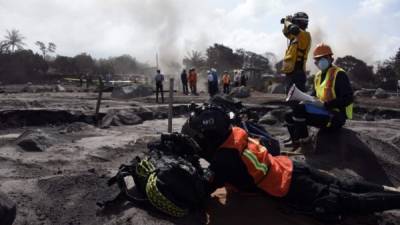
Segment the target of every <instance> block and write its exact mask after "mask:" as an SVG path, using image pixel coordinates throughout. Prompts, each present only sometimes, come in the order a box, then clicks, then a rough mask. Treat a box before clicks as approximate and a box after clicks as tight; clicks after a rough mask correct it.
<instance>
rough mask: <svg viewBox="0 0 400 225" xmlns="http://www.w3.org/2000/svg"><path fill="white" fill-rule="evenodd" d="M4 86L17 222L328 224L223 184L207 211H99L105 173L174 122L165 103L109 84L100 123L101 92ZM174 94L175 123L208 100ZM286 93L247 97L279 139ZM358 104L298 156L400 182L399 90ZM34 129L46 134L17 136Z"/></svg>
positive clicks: (5, 185)
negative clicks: (119, 95) (176, 214)
mask: <svg viewBox="0 0 400 225" xmlns="http://www.w3.org/2000/svg"><path fill="white" fill-rule="evenodd" d="M3 90H4V91H5V92H4V93H1V94H0V128H1V129H0V190H1V191H3V192H5V193H6V194H7V195H8V196H9V197H10V198H11V199H13V200H14V201H15V202H16V203H17V218H16V221H15V224H16V225H28V224H29V225H64V224H66V225H77V224H82V225H86V224H87V225H94V224H96V225H99V224H110V225H111V224H112V225H117V224H265V223H269V224H320V223H319V222H318V221H316V220H314V219H313V218H311V217H307V216H303V215H298V214H296V213H294V212H289V211H288V210H285V209H284V207H283V206H281V205H279V204H277V203H276V202H274V201H273V200H271V199H268V198H266V197H265V196H257V195H243V194H238V193H230V194H226V191H225V190H218V191H217V192H216V193H215V194H214V197H213V198H211V199H210V201H209V204H208V208H207V210H206V211H205V212H197V213H194V214H192V215H190V216H188V217H186V218H182V219H171V218H169V217H166V216H164V215H162V214H159V213H157V212H154V211H152V210H148V209H145V208H143V207H142V206H138V205H131V204H126V205H123V206H121V207H118V208H115V209H113V210H108V211H101V210H100V209H99V208H98V207H97V206H96V202H98V201H102V200H107V199H110V198H112V197H113V196H115V195H116V194H117V193H118V190H117V188H116V187H113V188H110V187H108V186H107V184H106V183H107V179H108V178H110V177H111V176H112V175H113V174H115V172H116V171H117V169H118V167H119V166H120V164H122V163H127V162H129V161H130V160H131V159H133V158H134V157H135V156H137V155H141V154H142V153H143V152H144V151H146V144H147V142H148V141H149V140H152V139H155V138H157V137H158V136H159V134H160V133H161V132H166V131H167V112H168V108H167V104H155V103H154V102H155V100H154V96H151V97H142V98H136V99H130V100H117V99H112V98H111V97H110V93H104V98H103V101H102V105H101V110H100V112H101V117H102V118H103V121H105V120H106V118H107V121H108V122H107V123H109V124H108V126H103V127H98V126H96V125H97V124H96V122H95V120H96V117H95V116H94V111H95V106H96V98H97V93H95V92H92V91H88V92H78V91H77V89H76V88H73V87H68V86H67V90H69V91H70V92H50V91H46V90H45V91H43V92H41V91H39V92H36V93H31V92H25V93H22V92H20V91H19V90H20V89H19V87H18V86H10V87H7V86H6V87H3ZM176 95H177V96H175V100H174V103H175V105H174V119H173V130H174V131H180V129H181V126H182V125H183V123H184V122H185V120H186V113H187V108H186V106H187V104H188V103H190V102H191V101H194V102H198V103H200V102H204V101H206V100H207V99H208V96H206V95H205V94H201V95H200V96H183V95H180V94H176ZM283 99H284V96H282V95H271V94H269V95H268V94H262V93H253V95H252V97H250V98H245V99H242V101H243V103H245V104H247V106H248V107H250V108H253V109H254V110H256V111H257V112H258V113H259V114H260V116H261V117H263V115H264V114H266V115H267V116H266V118H267V119H266V120H265V121H267V122H265V127H266V128H267V130H268V131H270V132H271V133H272V134H273V135H274V136H275V137H276V138H277V139H279V140H282V139H284V138H286V136H287V133H286V130H285V128H284V127H283V126H282V115H283V112H284V111H285V110H286V108H285V106H282V105H280V104H277V102H279V101H281V100H283ZM356 105H357V109H356V112H358V114H357V116H356V119H355V120H353V121H349V122H348V123H347V125H346V129H345V130H344V132H342V133H341V134H338V135H337V136H336V138H333V139H332V138H330V137H324V136H317V135H316V137H315V139H316V142H315V145H312V146H309V148H310V149H308V150H307V151H308V152H313V151H315V149H316V152H315V153H309V154H307V155H306V156H303V155H300V156H296V157H298V158H301V159H303V160H306V161H307V162H309V163H310V164H312V165H314V166H317V167H319V168H323V169H325V170H328V171H330V172H332V173H334V174H336V175H337V176H347V177H349V178H350V179H367V180H369V181H374V182H378V183H381V184H386V185H391V186H400V132H399V129H400V113H399V112H400V98H399V97H391V98H387V99H372V98H369V97H368V98H358V99H357V104H356ZM22 134H23V135H22ZM21 135H22V137H21ZM26 137H28V139H29V138H32V137H33V138H37V140H39V141H38V143H34V144H32V143H29V142H28V144H27V145H18V143H20V141H21V139H22V138H26ZM322 140H325V141H322ZM32 145H35V146H36V147H37V148H32ZM21 146H28V147H25V148H24V147H21ZM343 223H344V224H400V211H397V210H393V211H388V212H384V213H383V214H382V213H377V214H374V215H368V216H355V217H351V218H347V219H346V220H345V221H344V222H343Z"/></svg>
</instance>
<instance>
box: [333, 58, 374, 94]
mask: <svg viewBox="0 0 400 225" xmlns="http://www.w3.org/2000/svg"><path fill="white" fill-rule="evenodd" d="M335 63H336V65H338V66H340V67H342V68H343V69H344V70H346V72H347V73H348V75H349V77H350V80H353V81H355V82H357V83H360V84H361V85H363V86H372V85H374V71H373V67H372V66H369V65H367V64H366V63H365V62H364V61H362V60H360V59H357V58H356V57H354V56H350V55H348V56H345V57H343V58H340V57H339V58H337V59H336V62H335Z"/></svg>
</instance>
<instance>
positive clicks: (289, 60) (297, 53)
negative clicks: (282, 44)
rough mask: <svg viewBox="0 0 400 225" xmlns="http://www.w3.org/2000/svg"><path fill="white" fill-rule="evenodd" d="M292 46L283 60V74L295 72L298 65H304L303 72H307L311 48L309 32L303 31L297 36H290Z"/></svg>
mask: <svg viewBox="0 0 400 225" xmlns="http://www.w3.org/2000/svg"><path fill="white" fill-rule="evenodd" d="M288 38H289V39H290V44H289V46H288V48H287V50H286V52H285V57H284V58H283V65H282V73H285V74H288V73H291V72H293V71H294V69H295V66H296V63H302V69H303V71H306V62H307V58H308V52H309V51H310V46H311V35H310V33H309V32H308V31H304V30H301V31H300V33H299V34H298V35H297V36H294V35H289V36H288Z"/></svg>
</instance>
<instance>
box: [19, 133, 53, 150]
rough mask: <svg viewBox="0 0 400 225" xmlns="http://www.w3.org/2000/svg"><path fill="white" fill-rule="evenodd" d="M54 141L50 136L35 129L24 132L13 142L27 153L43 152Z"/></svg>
mask: <svg viewBox="0 0 400 225" xmlns="http://www.w3.org/2000/svg"><path fill="white" fill-rule="evenodd" d="M55 141H56V140H55V139H54V138H52V137H50V135H48V134H47V133H45V132H43V131H42V130H40V129H37V130H27V131H25V132H24V133H22V134H21V135H20V136H19V137H18V138H17V139H16V140H15V143H16V144H17V145H18V146H20V147H21V148H22V149H24V150H25V151H28V152H43V151H45V150H46V149H47V148H48V147H50V146H52V145H53V144H54V143H55Z"/></svg>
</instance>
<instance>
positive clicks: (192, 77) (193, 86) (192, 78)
mask: <svg viewBox="0 0 400 225" xmlns="http://www.w3.org/2000/svg"><path fill="white" fill-rule="evenodd" d="M188 81H189V87H190V91H191V93H192V95H197V73H196V69H195V68H192V69H190V70H189V77H188Z"/></svg>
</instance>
